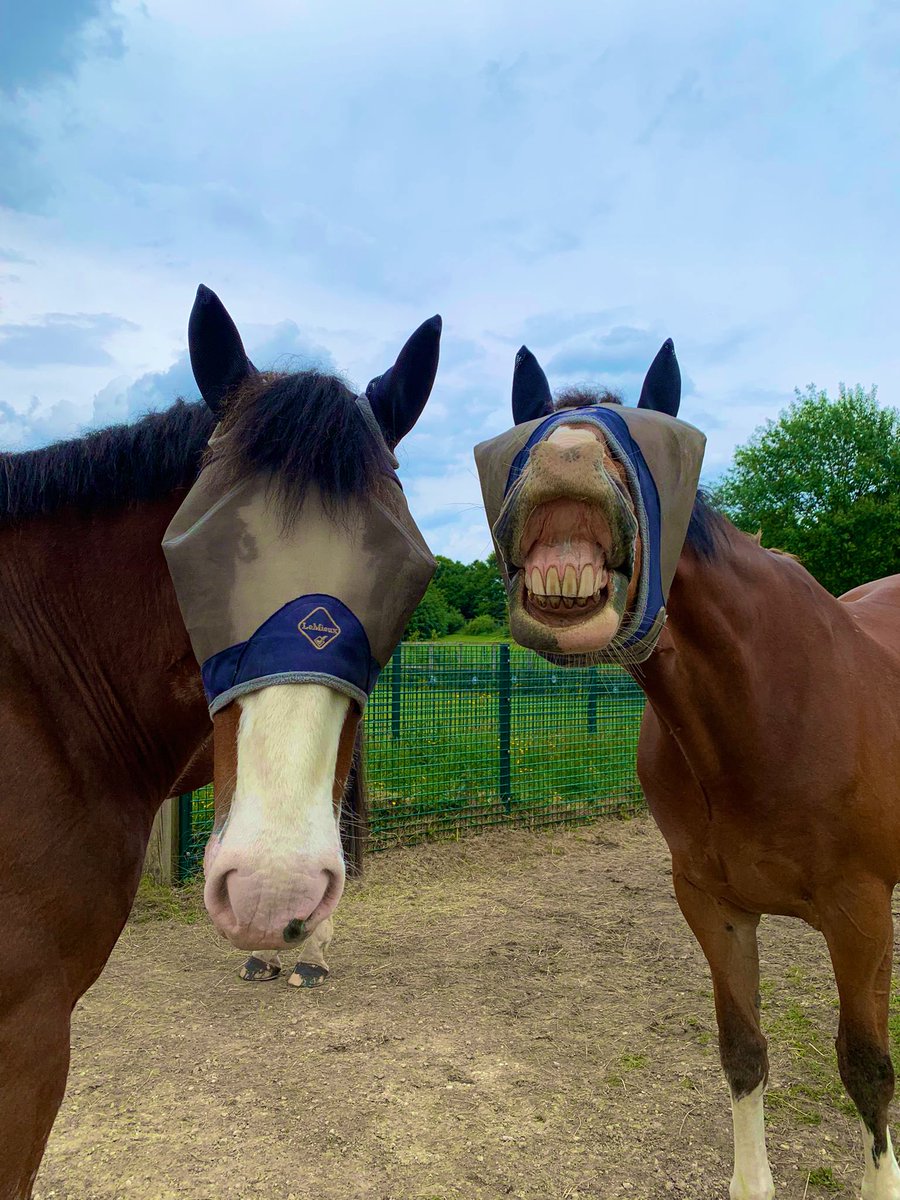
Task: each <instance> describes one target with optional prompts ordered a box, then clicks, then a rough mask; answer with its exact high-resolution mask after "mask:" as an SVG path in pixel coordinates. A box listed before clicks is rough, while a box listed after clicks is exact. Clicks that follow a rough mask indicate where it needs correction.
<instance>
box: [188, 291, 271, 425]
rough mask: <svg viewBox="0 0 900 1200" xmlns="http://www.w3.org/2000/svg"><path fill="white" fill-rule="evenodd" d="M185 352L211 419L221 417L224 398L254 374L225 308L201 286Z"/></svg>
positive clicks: (213, 294) (215, 296) (190, 322)
mask: <svg viewBox="0 0 900 1200" xmlns="http://www.w3.org/2000/svg"><path fill="white" fill-rule="evenodd" d="M188 348H189V349H190V353H191V369H192V370H193V372H194V379H196V381H197V387H198V388H199V389H200V395H201V396H202V397H203V399H204V400H205V401H206V403H207V405H208V407H209V409H210V411H211V412H212V414H213V416H216V417H221V415H222V409H223V407H224V399H225V396H226V394H227V393H228V392H229V391H230V390H231V389H232V388H233V387H236V386H237V385H238V384H239V383H243V381H244V380H245V379H246V378H247V377H248V376H250V375H255V374H256V373H257V371H256V367H254V365H253V363H252V362H251V361H250V359H249V358H248V357H247V355H246V354H245V353H244V346H243V343H242V342H241V335H240V334H239V333H238V331H237V326H236V325H235V323H234V321H232V319H231V317H230V316H229V315H228V312H227V310H226V308H225V305H224V304H223V303H222V301H221V300H220V299H219V297H218V296H217V295H216V293H215V292H212V291H210V289H209V288H208V287H204V285H203V284H202V283H201V284H200V286H199V287H198V288H197V298H196V299H195V300H194V307H193V308H192V309H191V319H190V320H189V321H188Z"/></svg>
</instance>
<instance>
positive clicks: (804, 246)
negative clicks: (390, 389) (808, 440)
mask: <svg viewBox="0 0 900 1200" xmlns="http://www.w3.org/2000/svg"><path fill="white" fill-rule="evenodd" d="M898 94H900V6H898V4H897V3H896V0H872V2H868V0H854V2H852V3H849V2H848V0H793V3H791V4H790V5H785V4H783V3H777V4H776V3H774V2H773V0H757V2H756V3H755V4H753V5H737V4H728V3H726V4H723V3H722V2H721V0H691V3H690V4H688V5H680V6H674V5H672V4H669V3H661V2H657V0H644V3H642V4H640V5H636V4H633V3H631V2H625V0H623V2H617V3H608V2H606V0H593V2H591V3H588V2H587V0H554V3H553V4H549V3H546V2H545V3H537V2H535V0H457V2H456V3H454V4H445V5H438V4H422V3H421V0H381V2H380V3H378V4H375V3H372V2H371V0H369V2H365V0H342V2H341V4H339V5H338V4H333V3H324V2H323V0H318V2H317V3H313V2H311V0H254V3H253V4H252V5H250V4H247V3H238V2H237V0H191V3H189V4H186V3H184V0H42V3H41V4H39V5H38V4H22V3H20V0H0V164H2V165H0V448H3V449H7V450H18V449H26V448H30V447H33V446H39V445H43V444H46V443H47V442H49V441H53V440H55V439H57V438H61V437H70V436H73V435H75V434H76V433H78V432H81V431H83V430H84V429H87V428H92V427H96V426H99V425H104V424H109V423H111V422H115V421H122V420H127V419H130V418H132V417H134V416H136V415H138V414H140V413H142V412H145V411H147V410H148V409H150V408H165V407H167V406H168V405H169V404H171V402H172V401H173V400H174V398H175V397H176V396H178V395H184V396H187V397H195V396H196V395H197V392H196V388H195V385H194V383H193V379H192V377H191V372H190V367H189V364H188V362H187V357H186V326H187V318H188V314H189V312H190V307H191V304H192V302H193V296H194V292H195V290H196V287H197V284H198V283H200V282H203V283H205V284H207V285H208V286H209V287H211V288H213V289H214V290H215V291H216V292H217V293H218V294H219V295H220V297H221V298H222V300H223V302H224V303H225V304H226V306H227V307H228V309H229V311H230V312H231V313H232V315H233V316H234V318H235V320H236V322H237V324H238V326H239V328H240V330H241V333H242V335H243V338H244V343H245V345H246V347H247V349H248V352H249V354H250V356H251V358H252V359H253V361H254V362H255V363H256V365H257V366H258V367H267V366H281V367H292V366H297V367H300V366H312V365H315V366H319V367H322V368H325V369H328V370H333V371H338V372H340V373H341V374H342V376H344V377H345V378H346V379H347V380H348V381H350V382H352V383H353V384H355V385H357V386H360V387H363V386H365V384H366V383H367V382H368V380H369V379H371V378H372V377H373V376H375V375H378V374H380V373H381V372H382V371H384V370H385V369H386V368H387V367H388V366H389V365H390V364H391V362H393V360H394V358H395V356H396V354H397V352H398V350H399V349H400V347H401V346H402V344H403V342H404V341H405V340H406V338H407V337H408V335H409V334H410V333H411V332H412V330H413V329H414V328H415V327H416V326H417V325H419V324H420V323H421V321H423V320H425V319H426V318H427V317H429V316H431V315H432V314H433V313H435V312H439V313H440V314H441V315H442V316H443V319H444V337H443V346H442V355H441V367H440V371H439V373H438V380H437V383H436V385H435V389H434V392H433V394H432V397H431V399H430V401H429V403H428V406H427V408H426V410H425V413H424V414H423V416H422V418H421V420H420V422H419V424H418V426H417V427H416V429H415V431H414V432H413V433H412V434H410V435H409V436H408V437H407V439H406V440H405V441H404V442H403V443H402V444H401V447H400V451H399V456H400V460H401V474H402V476H403V479H404V486H405V488H406V492H407V496H408V499H409V503H410V507H411V509H412V512H413V515H414V516H415V517H416V519H417V521H418V523H419V525H420V526H421V528H422V530H423V532H424V533H425V535H426V537H427V538H428V541H429V543H430V545H431V547H432V550H434V551H435V552H437V553H440V554H446V555H449V556H451V557H453V558H460V559H463V560H465V561H469V560H471V559H473V558H482V557H484V556H485V555H486V554H487V553H488V551H489V550H490V538H489V534H488V530H487V526H486V523H485V520H484V514H483V510H482V508H481V502H480V495H479V490H478V485H477V479H476V475H475V471H474V465H473V460H472V452H471V448H472V445H473V444H474V443H475V442H477V441H480V440H482V439H483V438H485V437H489V436H491V435H493V434H494V433H499V432H501V431H502V430H504V429H506V428H507V427H508V426H509V424H510V384H511V377H512V367H513V360H514V356H515V352H516V350H517V349H518V347H519V346H520V345H521V344H522V343H523V342H524V343H526V344H527V345H528V346H529V348H530V349H531V350H533V351H534V352H535V354H537V356H538V358H539V359H540V361H541V362H542V364H543V366H544V368H545V370H546V371H547V374H548V376H549V378H550V382H551V384H552V386H553V387H554V388H555V387H558V386H562V385H565V384H572V383H591V382H593V383H602V384H605V385H608V386H612V387H615V388H617V389H619V390H620V391H621V392H622V394H623V396H624V397H625V399H626V401H628V402H634V401H636V399H637V395H638V393H639V391H640V383H641V380H642V378H643V375H644V372H645V371H646V368H647V366H648V365H649V363H650V361H651V359H652V357H653V355H654V354H655V352H656V350H657V349H658V348H659V345H660V344H661V343H662V341H663V340H664V339H665V338H666V337H669V336H671V337H672V338H674V340H675V346H676V351H677V353H678V357H679V361H680V363H681V369H682V376H683V381H684V393H683V401H682V408H681V413H680V415H681V416H682V417H684V419H685V420H688V421H691V422H692V423H693V424H695V425H697V426H698V427H700V428H701V429H703V430H704V432H705V433H706V434H707V437H708V446H707V455H706V463H705V468H704V478H705V479H706V480H710V479H714V478H715V477H716V476H717V475H718V474H720V473H721V472H722V470H723V469H724V468H725V467H726V466H727V465H728V462H729V461H730V458H731V455H732V453H733V450H734V447H735V446H736V445H738V444H740V443H741V442H742V441H745V440H746V439H747V437H748V436H749V435H750V434H751V433H752V431H753V430H754V429H755V428H756V427H757V426H758V425H759V424H760V423H762V422H763V421H765V420H766V419H768V418H773V417H775V416H777V414H778V412H779V411H780V410H781V409H782V408H784V407H785V405H786V404H788V403H789V402H790V400H791V399H792V397H793V390H794V388H795V387H800V388H804V387H805V386H806V385H807V384H808V383H810V382H815V383H816V384H817V385H818V386H819V387H824V388H827V389H828V391H829V392H830V393H831V394H835V393H836V392H837V387H838V383H839V382H845V383H847V384H848V385H853V384H856V383H861V384H862V385H863V386H865V387H869V386H870V385H872V384H873V383H874V384H877V385H878V389H879V399H880V400H881V401H882V403H886V404H894V405H900V302H898V279H900V270H898V268H900V232H898V231H900V220H898V213H900V104H898V103H897V96H898Z"/></svg>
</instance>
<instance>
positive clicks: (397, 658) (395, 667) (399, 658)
mask: <svg viewBox="0 0 900 1200" xmlns="http://www.w3.org/2000/svg"><path fill="white" fill-rule="evenodd" d="M402 662H403V643H402V642H401V643H400V645H399V646H398V647H397V649H396V650H395V651H394V653H393V654H392V655H391V738H392V739H393V740H394V741H395V742H396V741H397V740H398V739H399V737H400V709H401V702H402V700H403V675H402V668H401V664H402Z"/></svg>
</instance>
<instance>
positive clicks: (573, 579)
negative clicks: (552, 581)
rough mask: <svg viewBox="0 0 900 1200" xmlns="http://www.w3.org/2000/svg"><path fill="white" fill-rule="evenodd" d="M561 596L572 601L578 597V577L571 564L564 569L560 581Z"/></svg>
mask: <svg viewBox="0 0 900 1200" xmlns="http://www.w3.org/2000/svg"><path fill="white" fill-rule="evenodd" d="M562 594H563V595H564V596H570V597H572V598H573V599H574V598H575V596H577V595H578V576H577V575H576V574H575V568H574V567H573V566H572V564H571V563H569V565H568V566H567V567H566V569H565V573H564V574H563V580H562Z"/></svg>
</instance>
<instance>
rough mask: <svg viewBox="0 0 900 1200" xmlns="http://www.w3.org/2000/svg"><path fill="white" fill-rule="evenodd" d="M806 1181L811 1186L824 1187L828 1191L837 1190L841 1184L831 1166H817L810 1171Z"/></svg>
mask: <svg viewBox="0 0 900 1200" xmlns="http://www.w3.org/2000/svg"><path fill="white" fill-rule="evenodd" d="M806 1181H807V1183H808V1184H809V1186H810V1187H817V1188H824V1189H825V1191H828V1192H836V1191H837V1190H838V1188H839V1187H840V1186H841V1185H840V1183H839V1182H838V1181H837V1179H835V1177H834V1171H832V1169H831V1167H816V1168H815V1169H814V1170H812V1171H810V1172H809V1174H808V1175H807V1179H806Z"/></svg>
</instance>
